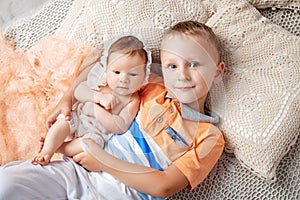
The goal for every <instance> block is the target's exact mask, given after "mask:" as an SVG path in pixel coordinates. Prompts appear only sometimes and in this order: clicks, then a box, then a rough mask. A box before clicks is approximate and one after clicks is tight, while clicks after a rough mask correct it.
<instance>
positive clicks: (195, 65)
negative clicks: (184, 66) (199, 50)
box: [190, 62, 200, 68]
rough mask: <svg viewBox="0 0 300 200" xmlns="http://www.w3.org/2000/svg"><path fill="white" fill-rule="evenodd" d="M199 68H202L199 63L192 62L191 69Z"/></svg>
mask: <svg viewBox="0 0 300 200" xmlns="http://www.w3.org/2000/svg"><path fill="white" fill-rule="evenodd" d="M199 66H200V64H199V63H197V62H191V64H190V67H191V68H194V67H199Z"/></svg>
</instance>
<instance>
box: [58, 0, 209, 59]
mask: <svg viewBox="0 0 300 200" xmlns="http://www.w3.org/2000/svg"><path fill="white" fill-rule="evenodd" d="M208 9H209V8H208V7H207V6H205V5H204V3H202V2H201V1H199V0H189V1H178V0H156V1H146V0H144V1H141V0H126V1H124V0H101V1H86V0H76V1H74V4H73V5H72V8H71V9H70V11H69V14H68V16H67V17H66V19H65V20H64V21H63V23H62V24H61V26H60V28H59V29H58V30H57V31H56V33H55V34H56V35H58V36H60V37H64V38H66V39H67V40H69V41H80V42H87V43H89V44H92V45H94V46H97V47H100V48H101V47H102V45H103V42H104V41H106V40H107V39H110V38H112V37H116V36H117V35H124V34H126V33H128V34H134V35H135V34H142V38H144V42H145V43H146V46H147V47H148V48H149V49H150V50H152V55H153V57H154V60H153V62H154V63H155V62H156V63H157V62H158V56H159V53H158V49H159V46H160V41H161V37H162V35H163V32H164V31H165V30H166V29H167V28H169V27H170V26H171V25H173V24H175V23H177V22H178V21H182V20H198V21H200V22H206V21H207V19H208V18H209V17H210V15H211V13H210V11H209V10H208Z"/></svg>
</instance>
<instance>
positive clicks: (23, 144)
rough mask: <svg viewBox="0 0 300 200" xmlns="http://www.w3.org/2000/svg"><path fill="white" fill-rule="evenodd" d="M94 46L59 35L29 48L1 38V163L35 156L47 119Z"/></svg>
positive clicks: (44, 132) (45, 131)
mask: <svg viewBox="0 0 300 200" xmlns="http://www.w3.org/2000/svg"><path fill="white" fill-rule="evenodd" d="M91 50H92V48H91V47H89V46H83V45H81V44H72V43H68V42H66V41H65V40H63V39H59V38H57V37H54V36H49V37H46V38H44V39H42V40H40V41H39V42H37V43H36V44H35V45H34V46H33V47H32V48H31V49H29V50H28V51H27V52H24V51H22V50H20V49H16V48H14V44H13V43H12V42H10V41H8V40H6V39H5V37H4V36H3V35H1V36H0V68H1V70H0V110H1V112H0V113H1V114H0V147H1V154H0V164H1V165H3V164H5V163H7V162H10V161H13V160H20V159H21V160H23V159H28V158H31V157H32V156H33V155H35V154H36V152H37V151H38V149H39V138H40V136H44V135H45V134H46V133H47V130H46V126H45V120H46V118H47V116H48V115H49V114H50V112H51V110H52V109H53V108H54V106H55V105H56V104H57V102H58V101H59V99H60V98H61V97H62V95H63V92H64V91H66V89H67V88H69V86H70V84H71V83H72V82H73V80H74V78H75V77H76V74H77V72H78V70H79V68H80V66H81V64H82V63H83V61H84V60H85V59H86V58H87V56H88V55H89V53H90V52H91Z"/></svg>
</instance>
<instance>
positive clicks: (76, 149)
mask: <svg viewBox="0 0 300 200" xmlns="http://www.w3.org/2000/svg"><path fill="white" fill-rule="evenodd" d="M79 140H80V139H79V138H76V139H74V140H71V141H69V142H65V143H63V144H62V145H61V146H60V147H59V149H58V150H57V153H62V154H64V155H66V156H69V157H72V156H74V155H76V154H78V153H80V152H82V151H83V150H82V148H81V145H80V142H79Z"/></svg>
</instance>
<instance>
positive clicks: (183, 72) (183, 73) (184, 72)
mask: <svg viewBox="0 0 300 200" xmlns="http://www.w3.org/2000/svg"><path fill="white" fill-rule="evenodd" d="M178 75H179V76H178V78H179V80H191V74H190V71H189V70H188V67H179V69H178Z"/></svg>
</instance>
